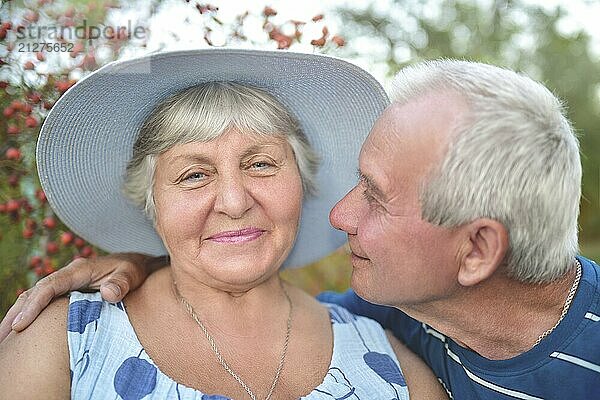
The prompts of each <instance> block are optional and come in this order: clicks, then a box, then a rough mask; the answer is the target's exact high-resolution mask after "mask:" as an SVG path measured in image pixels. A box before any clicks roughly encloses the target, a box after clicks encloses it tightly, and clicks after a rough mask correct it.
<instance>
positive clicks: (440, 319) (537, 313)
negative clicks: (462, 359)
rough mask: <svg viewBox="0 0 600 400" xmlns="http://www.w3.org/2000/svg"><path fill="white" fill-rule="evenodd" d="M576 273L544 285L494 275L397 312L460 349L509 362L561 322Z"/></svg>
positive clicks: (574, 270)
mask: <svg viewBox="0 0 600 400" xmlns="http://www.w3.org/2000/svg"><path fill="white" fill-rule="evenodd" d="M575 276H576V269H575V268H573V269H572V270H571V271H569V272H568V273H567V274H565V276H564V277H562V278H559V279H558V280H556V281H553V282H552V283H548V284H525V283H520V282H516V281H515V280H513V279H510V278H508V277H506V276H500V275H499V276H494V277H492V278H490V279H489V280H488V281H486V282H483V283H481V284H479V285H478V286H476V287H471V288H461V289H460V293H459V294H457V295H456V296H453V298H452V299H450V300H449V299H445V300H443V301H439V302H437V303H432V304H428V305H426V306H418V307H409V308H407V307H401V308H402V310H403V311H405V312H406V313H407V314H409V315H410V316H412V317H413V318H416V319H418V320H420V321H422V322H425V323H426V324H428V325H430V326H431V327H433V328H434V329H436V330H438V331H440V332H441V333H443V334H444V335H446V336H448V337H450V338H452V339H453V340H454V341H455V342H457V343H458V344H459V345H461V346H462V347H465V348H468V349H471V350H473V351H474V352H476V353H478V354H480V355H481V356H483V357H486V358H488V359H492V360H503V359H509V358H512V357H515V356H518V355H519V354H522V353H524V352H526V351H528V350H529V349H531V348H532V347H533V346H534V345H535V344H536V342H537V341H538V338H539V337H540V335H542V334H543V333H544V332H546V331H547V330H549V329H552V328H553V327H554V326H555V325H556V323H557V322H558V321H559V319H560V318H561V313H562V311H563V308H564V305H565V301H566V299H567V296H568V294H569V291H570V290H571V288H572V287H573V282H574V280H575Z"/></svg>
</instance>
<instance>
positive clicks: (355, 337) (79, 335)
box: [67, 292, 409, 400]
mask: <svg viewBox="0 0 600 400" xmlns="http://www.w3.org/2000/svg"><path fill="white" fill-rule="evenodd" d="M325 305H326V306H327V307H328V309H329V315H330V317H331V324H332V328H333V355H332V359H331V364H330V366H329V370H328V372H327V375H326V376H325V378H324V379H323V382H322V383H321V384H320V385H319V386H317V387H316V388H315V389H314V390H313V391H312V392H311V393H309V394H308V395H307V396H305V397H303V398H302V399H306V400H317V399H360V400H377V399H382V400H383V399H385V400H393V399H397V400H407V399H408V398H409V397H408V390H407V388H406V383H405V381H404V377H403V375H402V371H401V369H400V365H399V363H398V360H397V359H396V356H395V355H394V353H393V350H392V348H391V346H390V344H389V342H388V341H387V338H386V336H385V332H384V331H383V329H382V328H381V326H380V325H379V324H378V323H376V322H375V321H372V320H370V319H367V318H363V317H358V316H356V315H354V314H351V313H350V312H349V311H347V310H346V309H345V308H342V307H340V306H337V305H333V304H325ZM67 329H68V332H67V337H68V342H69V356H70V368H71V398H73V399H111V400H118V399H123V400H141V399H197V400H229V398H228V397H225V396H221V395H219V394H218V393H210V394H209V393H203V392H201V391H199V390H196V389H193V388H190V387H187V386H185V385H182V384H180V383H177V382H175V381H174V380H173V379H171V378H169V377H168V376H167V375H165V374H164V373H162V372H161V370H160V369H159V368H158V367H157V366H156V364H154V362H153V361H152V359H150V357H149V356H148V354H147V353H146V352H145V351H144V349H143V347H142V345H141V344H140V342H139V340H138V338H137V336H136V335H135V332H134V330H133V327H132V325H131V323H130V321H129V318H128V316H127V313H126V311H125V308H124V307H123V304H122V303H116V304H112V303H108V302H105V301H103V300H102V298H101V297H100V294H99V293H79V292H72V293H71V298H70V301H69V315H68V322H67ZM238 400H239V399H238Z"/></svg>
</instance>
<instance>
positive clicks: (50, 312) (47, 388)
mask: <svg viewBox="0 0 600 400" xmlns="http://www.w3.org/2000/svg"><path fill="white" fill-rule="evenodd" d="M68 305H69V301H68V299H65V298H60V299H57V300H56V301H54V302H52V303H51V304H50V305H49V306H48V307H47V308H46V309H45V310H44V311H43V312H42V313H41V314H40V315H39V317H38V318H37V319H36V320H35V321H34V323H33V324H31V326H30V328H29V329H27V330H26V331H24V332H19V333H17V332H11V333H10V334H9V335H8V337H7V338H6V339H5V340H4V341H3V342H1V343H0V398H2V399H32V400H35V399H68V398H69V397H70V369H69V348H68V344H67V312H68Z"/></svg>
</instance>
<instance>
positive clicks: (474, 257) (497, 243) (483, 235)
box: [458, 218, 508, 286]
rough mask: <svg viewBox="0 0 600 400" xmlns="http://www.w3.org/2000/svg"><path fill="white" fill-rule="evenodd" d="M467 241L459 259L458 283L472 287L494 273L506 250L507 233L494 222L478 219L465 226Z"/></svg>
mask: <svg viewBox="0 0 600 400" xmlns="http://www.w3.org/2000/svg"><path fill="white" fill-rule="evenodd" d="M463 228H464V229H466V234H467V238H466V240H467V241H468V243H467V245H466V246H465V253H464V254H463V256H462V259H461V266H460V270H459V272H458V282H459V283H460V284H461V285H463V286H473V285H476V284H478V283H480V282H483V281H484V280H486V279H488V278H489V277H490V276H492V275H493V274H494V272H496V270H497V268H498V267H499V266H500V265H501V264H502V261H503V260H504V256H505V254H506V251H507V250H508V231H507V230H506V228H505V227H504V225H503V224H502V223H500V222H498V221H496V220H493V219H488V218H479V219H476V220H475V221H473V222H471V223H469V224H467V225H465V226H464V227H463Z"/></svg>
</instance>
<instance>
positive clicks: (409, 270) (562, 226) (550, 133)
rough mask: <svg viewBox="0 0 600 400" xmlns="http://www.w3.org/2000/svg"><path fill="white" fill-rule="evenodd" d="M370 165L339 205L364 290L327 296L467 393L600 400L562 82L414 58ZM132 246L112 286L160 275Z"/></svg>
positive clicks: (383, 120) (65, 282)
mask: <svg viewBox="0 0 600 400" xmlns="http://www.w3.org/2000/svg"><path fill="white" fill-rule="evenodd" d="M359 168H360V171H359V172H360V180H359V183H358V184H357V186H356V187H355V188H354V189H352V190H351V191H350V192H349V193H348V194H347V195H346V196H345V197H344V198H343V199H342V200H341V201H340V202H339V203H338V204H337V205H336V206H335V207H334V209H333V210H332V212H331V216H330V217H331V222H332V224H333V226H334V227H336V228H338V229H341V230H344V231H345V232H346V233H347V234H348V241H349V245H350V249H351V252H352V265H353V273H352V287H353V289H354V291H349V292H346V293H345V294H341V295H340V294H334V293H325V294H322V295H321V299H322V300H326V301H331V302H337V303H339V304H342V305H344V306H345V307H347V308H348V309H350V310H351V311H353V312H355V313H358V314H363V315H367V316H370V317H372V318H375V319H376V320H378V321H379V322H380V323H381V324H382V325H384V327H386V328H388V329H390V330H392V331H393V332H394V334H395V335H396V336H397V337H398V338H400V339H401V340H403V341H404V342H405V343H407V345H408V346H409V347H410V348H411V349H412V350H413V351H415V352H416V353H417V354H419V355H420V356H421V357H422V358H423V359H424V360H425V361H426V362H427V363H428V364H429V365H430V367H431V368H432V369H433V371H434V373H435V374H436V375H437V376H438V377H439V379H440V381H441V382H442V383H443V384H444V386H445V387H446V390H447V391H448V393H449V395H450V396H451V397H452V398H455V399H475V398H481V399H511V398H516V399H595V398H600V278H599V277H598V274H599V272H600V271H599V269H598V266H597V265H596V264H595V263H594V262H592V261H589V260H586V259H585V258H582V257H576V253H577V216H578V208H579V199H580V195H581V189H580V185H581V166H580V160H579V149H578V143H577V139H576V137H575V135H574V134H573V131H572V128H571V126H570V124H569V121H568V120H567V119H566V118H565V117H564V115H563V111H562V107H561V104H560V102H559V101H558V100H557V99H556V98H555V97H554V96H553V95H552V93H550V91H548V90H547V89H546V88H545V87H544V86H542V85H540V84H539V83H536V82H534V81H532V80H531V79H529V78H526V77H524V76H521V75H518V74H516V73H514V72H512V71H509V70H504V69H500V68H497V67H493V66H490V65H485V64H478V63H470V62H465V61H453V60H443V61H435V62H427V63H421V64H417V65H415V66H411V67H408V68H405V69H404V70H402V71H401V72H400V74H399V75H398V77H397V78H396V81H395V90H394V93H393V103H392V105H391V106H389V107H388V108H387V109H386V111H385V112H384V113H383V115H382V116H381V117H380V118H379V119H378V121H377V122H376V124H375V126H374V128H373V130H372V131H371V133H370V135H369V136H368V138H367V140H366V141H365V143H364V145H363V147H362V150H361V153H360V159H359ZM120 257H121V260H123V261H121V262H120V268H121V270H120V272H117V273H116V275H115V276H116V277H115V278H114V279H113V281H112V284H113V286H112V287H117V288H118V290H117V293H111V291H110V290H109V283H107V281H105V284H104V287H103V294H105V295H106V297H109V298H111V299H113V300H116V299H117V298H120V297H122V296H123V295H124V294H125V292H126V291H127V290H128V289H129V287H133V286H135V285H137V284H139V281H140V280H141V279H143V278H141V277H137V278H135V279H134V278H133V277H132V275H138V276H142V275H144V271H142V270H141V268H139V267H137V266H135V265H134V264H141V263H142V259H139V258H136V257H137V256H134V255H122V256H120ZM114 260H115V258H111V259H108V261H109V262H106V263H104V262H102V260H100V261H95V262H94V265H92V264H91V263H88V264H85V263H84V264H82V265H80V267H79V268H78V269H77V270H76V269H75V268H71V269H70V270H71V275H70V276H67V274H66V273H63V274H62V275H61V278H54V279H52V282H50V283H48V282H45V283H44V284H42V285H41V287H39V288H38V289H37V290H34V291H33V292H32V294H31V295H29V296H24V298H23V300H21V301H20V303H18V304H17V306H16V307H15V308H14V309H13V310H12V311H11V312H10V313H9V315H8V316H7V320H10V319H12V318H14V316H15V313H16V311H18V310H20V309H21V306H22V305H23V303H24V301H25V300H24V299H25V298H27V297H28V298H29V302H30V303H32V304H30V305H29V306H28V308H27V309H26V311H25V312H24V313H23V314H21V315H20V316H19V317H17V319H16V320H17V322H16V324H15V325H14V329H18V330H21V329H23V328H24V327H25V326H26V325H27V324H28V323H29V322H30V321H31V319H32V318H33V315H34V314H36V313H37V312H39V308H40V307H41V304H46V303H47V302H48V301H49V298H50V297H51V296H50V295H51V294H54V293H55V292H64V291H67V290H69V289H74V288H77V287H80V286H82V285H85V284H88V283H89V282H90V276H91V275H97V276H101V275H102V276H104V275H105V274H106V272H104V270H106V269H108V268H109V264H110V268H111V269H113V268H114V264H113V263H114ZM79 263H83V262H81V261H80V262H79ZM117 264H118V263H117ZM83 266H87V267H89V268H81V267H83ZM92 267H96V268H92ZM67 271H68V270H67ZM124 276H129V278H123V277H124ZM98 284H99V283H97V282H95V283H94V285H96V286H95V287H98ZM114 284H116V286H115V285H114ZM358 296H360V297H358ZM361 297H362V299H361ZM363 299H366V300H368V301H370V302H371V303H376V304H385V305H387V306H376V305H374V304H371V303H369V302H367V301H365V300H363ZM389 306H391V307H389ZM5 329H6V321H5ZM4 334H5V333H4ZM1 336H2V332H0V337H1Z"/></svg>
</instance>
